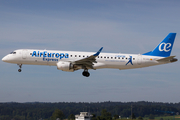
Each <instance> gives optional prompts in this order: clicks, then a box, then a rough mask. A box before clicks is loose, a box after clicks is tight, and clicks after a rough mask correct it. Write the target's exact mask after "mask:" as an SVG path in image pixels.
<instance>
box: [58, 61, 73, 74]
mask: <svg viewBox="0 0 180 120" xmlns="http://www.w3.org/2000/svg"><path fill="white" fill-rule="evenodd" d="M57 69H58V70H62V71H66V72H74V69H73V64H72V63H70V62H62V61H60V62H58V63H57Z"/></svg>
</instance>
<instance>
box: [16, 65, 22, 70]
mask: <svg viewBox="0 0 180 120" xmlns="http://www.w3.org/2000/svg"><path fill="white" fill-rule="evenodd" d="M17 65H18V66H19V69H18V72H21V71H22V70H21V68H22V64H17Z"/></svg>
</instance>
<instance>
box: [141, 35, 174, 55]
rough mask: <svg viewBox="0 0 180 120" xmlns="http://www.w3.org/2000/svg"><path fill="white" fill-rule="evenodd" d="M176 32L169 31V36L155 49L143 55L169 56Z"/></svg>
mask: <svg viewBox="0 0 180 120" xmlns="http://www.w3.org/2000/svg"><path fill="white" fill-rule="evenodd" d="M175 37H176V33H169V34H168V35H167V37H166V38H165V39H164V40H163V41H162V42H161V43H160V44H159V45H158V46H157V47H156V48H155V49H154V50H153V51H150V52H148V53H144V54H143V55H151V56H161V57H168V56H170V54H171V51H172V48H173V44H174V40H175Z"/></svg>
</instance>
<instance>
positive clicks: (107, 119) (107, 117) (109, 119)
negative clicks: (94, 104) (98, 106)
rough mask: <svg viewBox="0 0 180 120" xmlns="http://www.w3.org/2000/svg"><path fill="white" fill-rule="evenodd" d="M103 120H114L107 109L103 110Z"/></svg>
mask: <svg viewBox="0 0 180 120" xmlns="http://www.w3.org/2000/svg"><path fill="white" fill-rule="evenodd" d="M100 118H101V120H112V116H111V113H109V112H107V110H106V109H103V110H102V111H101V116H100Z"/></svg>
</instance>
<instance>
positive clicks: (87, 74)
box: [82, 71, 90, 77]
mask: <svg viewBox="0 0 180 120" xmlns="http://www.w3.org/2000/svg"><path fill="white" fill-rule="evenodd" d="M82 75H83V76H85V77H89V76H90V73H89V72H88V71H83V73H82Z"/></svg>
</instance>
